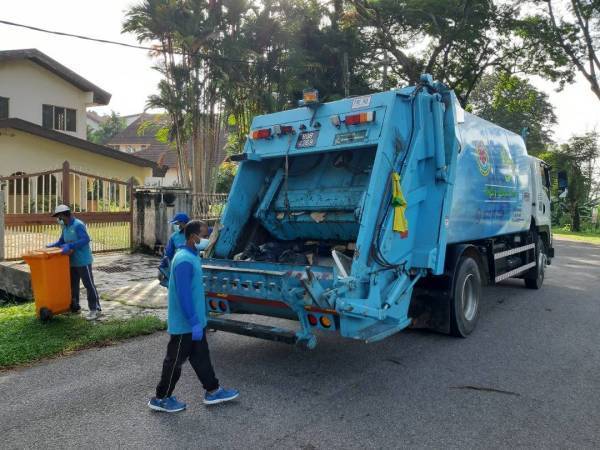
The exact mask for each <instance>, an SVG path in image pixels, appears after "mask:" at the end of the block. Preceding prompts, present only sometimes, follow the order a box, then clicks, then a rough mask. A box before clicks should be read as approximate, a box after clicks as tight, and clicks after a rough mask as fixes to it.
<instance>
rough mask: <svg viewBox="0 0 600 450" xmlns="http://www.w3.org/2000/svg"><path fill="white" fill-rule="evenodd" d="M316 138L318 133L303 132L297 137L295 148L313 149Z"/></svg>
mask: <svg viewBox="0 0 600 450" xmlns="http://www.w3.org/2000/svg"><path fill="white" fill-rule="evenodd" d="M318 137H319V132H318V131H303V132H302V133H300V135H299V136H298V141H296V148H308V147H314V146H315V145H317V138H318Z"/></svg>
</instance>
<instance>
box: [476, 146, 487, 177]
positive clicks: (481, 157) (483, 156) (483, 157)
mask: <svg viewBox="0 0 600 450" xmlns="http://www.w3.org/2000/svg"><path fill="white" fill-rule="evenodd" d="M475 155H476V157H477V166H478V167H479V172H481V175H483V176H484V177H487V176H488V175H489V174H490V155H489V154H488V151H487V148H486V147H485V144H484V143H483V142H479V143H478V144H477V148H476V149H475Z"/></svg>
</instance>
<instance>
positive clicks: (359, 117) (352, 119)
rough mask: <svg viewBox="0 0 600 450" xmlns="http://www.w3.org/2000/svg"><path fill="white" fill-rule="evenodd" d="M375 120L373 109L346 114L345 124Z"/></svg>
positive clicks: (357, 123)
mask: <svg viewBox="0 0 600 450" xmlns="http://www.w3.org/2000/svg"><path fill="white" fill-rule="evenodd" d="M374 121H375V111H368V112H362V113H358V114H352V115H349V116H346V120H345V122H346V125H359V124H361V123H368V122H374Z"/></svg>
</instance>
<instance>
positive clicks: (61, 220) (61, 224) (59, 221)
mask: <svg viewBox="0 0 600 450" xmlns="http://www.w3.org/2000/svg"><path fill="white" fill-rule="evenodd" d="M56 221H57V222H58V224H59V225H60V226H61V227H64V226H65V221H64V220H63V219H56Z"/></svg>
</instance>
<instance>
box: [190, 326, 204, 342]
mask: <svg viewBox="0 0 600 450" xmlns="http://www.w3.org/2000/svg"><path fill="white" fill-rule="evenodd" d="M202 336H204V328H202V325H200V324H197V325H194V326H193V327H192V341H201V340H202Z"/></svg>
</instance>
